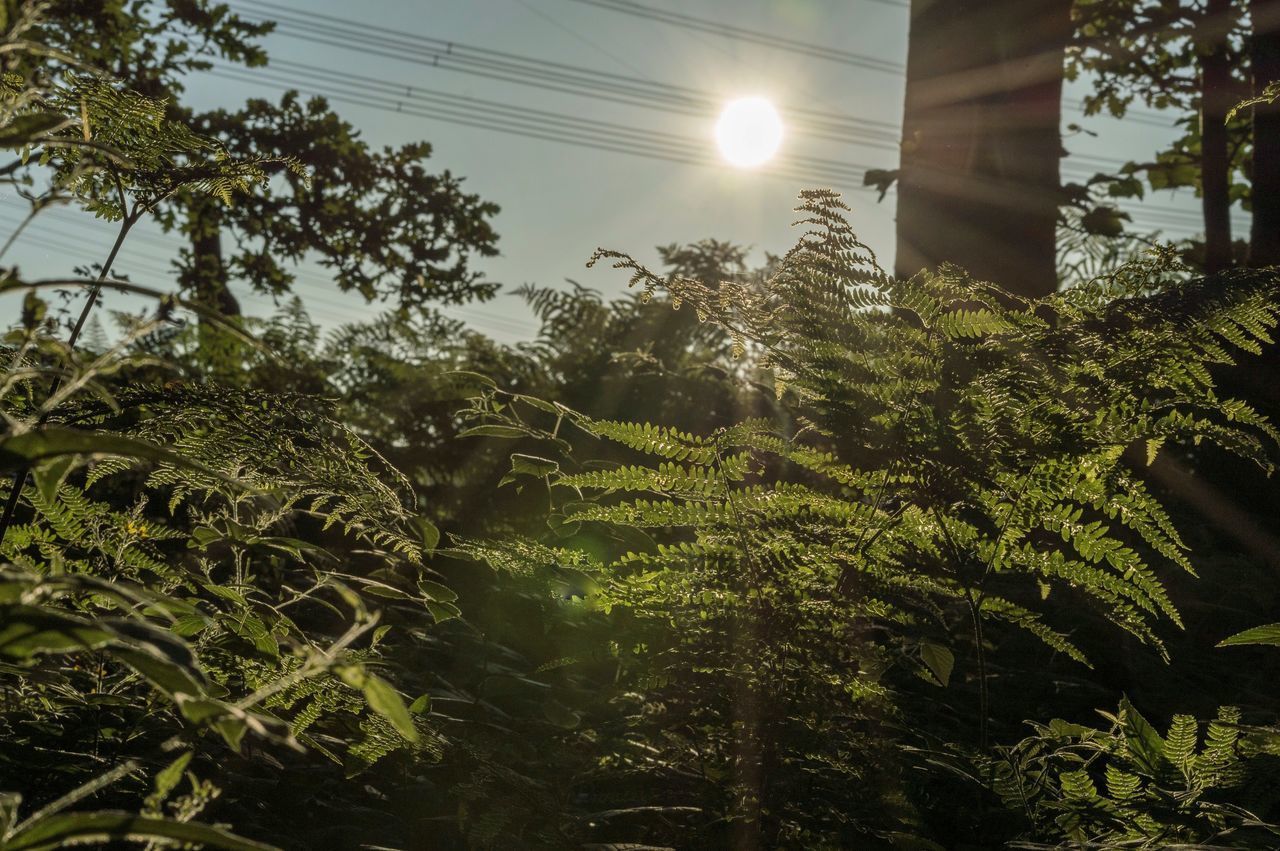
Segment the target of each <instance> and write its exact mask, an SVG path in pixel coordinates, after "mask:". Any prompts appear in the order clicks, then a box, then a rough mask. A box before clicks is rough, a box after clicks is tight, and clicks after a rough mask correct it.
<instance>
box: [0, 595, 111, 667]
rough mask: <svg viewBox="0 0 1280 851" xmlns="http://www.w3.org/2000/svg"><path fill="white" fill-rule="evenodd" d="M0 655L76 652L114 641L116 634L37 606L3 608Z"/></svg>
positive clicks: (0, 626) (25, 655)
mask: <svg viewBox="0 0 1280 851" xmlns="http://www.w3.org/2000/svg"><path fill="white" fill-rule="evenodd" d="M0 624H2V625H0V655H4V656H10V657H14V658H18V659H24V658H27V657H28V656H32V655H35V654H37V653H73V652H76V651H79V650H94V649H97V648H99V647H105V646H106V645H108V644H110V643H111V642H112V640H113V639H114V637H115V636H113V635H112V634H111V633H110V632H108V631H107V630H104V629H101V628H99V627H96V626H94V625H92V624H90V623H88V622H87V621H84V620H81V619H80V618H76V617H72V616H70V615H64V614H62V613H60V612H55V611H53V610H51V609H44V608H38V607H35V606H5V607H4V609H3V610H0Z"/></svg>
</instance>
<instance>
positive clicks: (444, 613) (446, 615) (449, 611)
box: [427, 600, 462, 623]
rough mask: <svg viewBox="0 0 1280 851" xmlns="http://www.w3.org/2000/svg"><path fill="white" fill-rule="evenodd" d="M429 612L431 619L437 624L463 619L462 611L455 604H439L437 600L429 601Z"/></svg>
mask: <svg viewBox="0 0 1280 851" xmlns="http://www.w3.org/2000/svg"><path fill="white" fill-rule="evenodd" d="M427 611H429V612H431V617H433V618H435V621H436V623H442V622H444V621H447V620H452V619H453V618H459V617H462V609H459V608H458V607H457V606H455V605H454V604H453V603H437V602H436V601H435V600H428V601H427Z"/></svg>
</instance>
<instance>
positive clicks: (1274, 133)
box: [1249, 0, 1280, 266]
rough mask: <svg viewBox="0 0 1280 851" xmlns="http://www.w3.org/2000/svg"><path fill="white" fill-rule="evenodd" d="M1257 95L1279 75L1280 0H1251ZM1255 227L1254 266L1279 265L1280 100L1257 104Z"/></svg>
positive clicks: (1251, 256) (1252, 61)
mask: <svg viewBox="0 0 1280 851" xmlns="http://www.w3.org/2000/svg"><path fill="white" fill-rule="evenodd" d="M1249 13H1250V16H1251V17H1252V18H1253V39H1252V41H1251V42H1250V49H1249V53H1250V55H1249V59H1250V64H1251V65H1252V71H1253V94H1254V95H1255V96H1257V95H1261V94H1262V90H1263V89H1264V88H1266V86H1267V84H1268V83H1271V82H1275V81H1276V80H1280V0H1252V2H1250V4H1249ZM1252 178H1253V191H1252V193H1251V196H1252V200H1253V227H1252V229H1251V230H1250V233H1249V265H1250V266H1275V265H1280V103H1272V104H1258V105H1257V106H1255V107H1254V108H1253V175H1252Z"/></svg>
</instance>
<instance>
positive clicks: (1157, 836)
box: [984, 700, 1280, 848]
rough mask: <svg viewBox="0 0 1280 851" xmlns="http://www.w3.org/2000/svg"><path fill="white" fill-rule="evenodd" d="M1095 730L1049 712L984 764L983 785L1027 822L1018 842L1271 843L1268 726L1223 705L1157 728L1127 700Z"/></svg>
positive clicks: (1275, 764)
mask: <svg viewBox="0 0 1280 851" xmlns="http://www.w3.org/2000/svg"><path fill="white" fill-rule="evenodd" d="M1102 715H1103V717H1104V718H1106V719H1107V721H1109V722H1110V724H1109V727H1107V728H1105V729H1093V728H1091V727H1086V726H1082V725H1079V724H1070V723H1068V722H1066V721H1061V720H1055V721H1052V722H1050V723H1049V724H1047V725H1044V724H1036V725H1033V726H1034V727H1035V732H1034V733H1033V734H1032V735H1031V736H1030V737H1028V738H1026V739H1024V740H1023V741H1021V742H1019V743H1018V744H1016V745H1014V746H1012V747H1010V748H1002V749H1000V754H999V756H998V757H995V758H993V759H991V760H990V761H988V762H985V763H984V771H985V775H984V776H985V777H986V778H987V782H989V783H990V785H991V788H992V789H993V790H994V791H995V792H996V793H997V794H998V795H999V797H1000V798H1001V799H1002V800H1003V802H1004V803H1005V805H1006V806H1007V807H1008V808H1009V809H1010V810H1011V811H1013V812H1017V813H1021V814H1023V815H1024V816H1025V818H1026V822H1027V833H1026V834H1025V835H1024V838H1023V839H1022V840H1021V841H1019V842H1017V843H1015V847H1019V848H1167V847H1173V846H1178V847H1197V848H1199V847H1228V848H1273V847H1275V844H1276V842H1277V840H1278V839H1280V826H1276V825H1271V824H1267V823H1266V822H1265V821H1263V820H1262V819H1260V818H1259V817H1258V816H1257V815H1256V814H1255V812H1253V811H1251V810H1254V811H1265V810H1266V809H1267V808H1269V807H1274V805H1275V791H1274V787H1273V785H1272V784H1271V783H1270V782H1269V780H1270V778H1273V777H1274V776H1275V772H1276V770H1277V769H1278V768H1280V759H1278V757H1277V750H1276V740H1275V736H1274V733H1270V732H1266V731H1263V732H1250V731H1249V730H1248V729H1247V728H1242V727H1241V723H1240V712H1239V710H1237V709H1235V708H1232V707H1223V708H1222V709H1220V710H1219V712H1218V717H1217V719H1216V720H1214V721H1211V722H1209V724H1208V725H1207V727H1204V734H1203V737H1202V735H1201V729H1202V726H1203V725H1201V724H1199V723H1198V722H1197V721H1196V719H1195V718H1193V717H1192V716H1190V715H1175V716H1174V717H1173V720H1172V721H1171V722H1170V725H1169V728H1168V732H1167V733H1166V734H1165V735H1164V736H1161V735H1160V734H1159V733H1157V732H1156V730H1155V729H1154V728H1153V727H1152V726H1151V725H1150V724H1149V723H1148V722H1147V720H1146V719H1145V718H1143V717H1142V715H1141V714H1140V713H1139V712H1138V711H1137V710H1136V709H1135V708H1134V707H1133V705H1132V704H1130V703H1129V702H1128V701H1127V700H1125V701H1121V703H1120V709H1119V711H1118V712H1116V713H1105V712H1104V713H1102Z"/></svg>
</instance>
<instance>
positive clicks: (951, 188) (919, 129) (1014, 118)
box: [895, 0, 1072, 297]
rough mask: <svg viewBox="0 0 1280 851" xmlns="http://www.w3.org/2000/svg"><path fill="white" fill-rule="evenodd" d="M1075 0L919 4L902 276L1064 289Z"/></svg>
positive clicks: (906, 146) (912, 48) (904, 182)
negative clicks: (1061, 272) (1061, 245)
mask: <svg viewBox="0 0 1280 851" xmlns="http://www.w3.org/2000/svg"><path fill="white" fill-rule="evenodd" d="M1071 33H1072V24H1071V0H912V2H911V35H910V40H909V44H908V48H907V89H906V101H905V109H904V115H903V144H902V156H901V167H900V173H899V188H898V226H897V249H898V251H897V262H896V264H895V265H896V269H895V271H896V272H897V274H898V275H900V276H906V275H911V274H914V273H916V272H918V271H919V270H920V269H922V268H936V267H937V266H938V265H939V264H941V263H944V262H952V263H956V264H958V265H960V266H963V267H964V268H966V269H968V271H969V272H970V273H971V274H972V275H974V276H975V277H977V278H982V279H985V280H988V281H992V282H994V283H997V284H1000V285H1001V286H1003V287H1005V288H1006V289H1008V290H1010V291H1012V292H1014V293H1017V294H1019V295H1024V296H1033V297H1034V296H1041V295H1045V294H1047V293H1050V292H1053V291H1054V290H1055V289H1056V288H1057V272H1056V264H1055V253H1054V252H1055V236H1056V230H1057V221H1058V203H1059V200H1060V187H1061V183H1060V176H1059V164H1060V161H1061V157H1062V135H1061V132H1060V129H1059V122H1060V116H1061V111H1062V83H1063V59H1064V52H1065V50H1066V46H1067V43H1068V41H1069V39H1070V37H1071Z"/></svg>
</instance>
